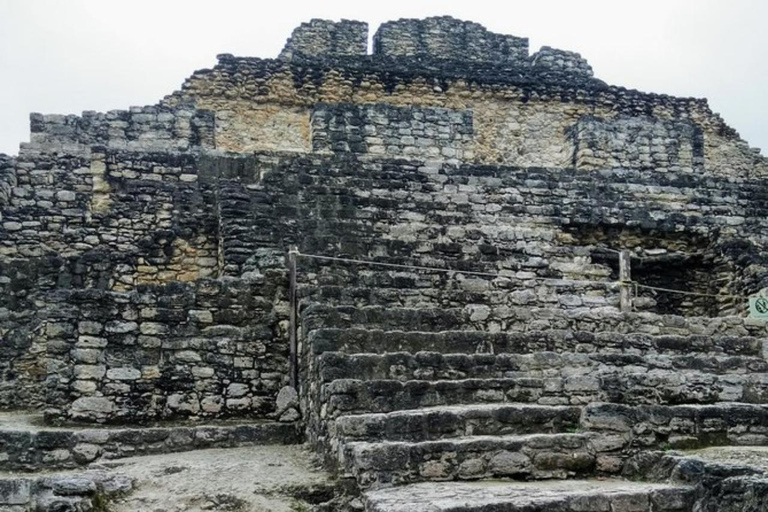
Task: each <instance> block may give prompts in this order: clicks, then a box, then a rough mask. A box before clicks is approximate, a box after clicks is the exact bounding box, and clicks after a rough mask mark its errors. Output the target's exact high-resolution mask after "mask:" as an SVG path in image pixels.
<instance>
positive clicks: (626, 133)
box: [572, 117, 705, 172]
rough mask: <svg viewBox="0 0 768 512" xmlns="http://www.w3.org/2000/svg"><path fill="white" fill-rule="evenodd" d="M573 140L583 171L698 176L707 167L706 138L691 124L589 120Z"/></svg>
mask: <svg viewBox="0 0 768 512" xmlns="http://www.w3.org/2000/svg"><path fill="white" fill-rule="evenodd" d="M572 137H573V139H574V146H575V149H574V153H573V165H574V167H576V168H579V169H586V170H595V169H605V168H622V169H654V170H656V171H657V172H666V171H677V172H694V171H701V170H702V169H703V167H704V165H705V163H704V141H703V135H702V133H701V130H700V129H699V128H698V127H696V126H695V125H694V124H692V123H690V122H680V121H658V120H654V119H649V118H642V117H634V118H617V119H612V120H609V121H604V120H601V119H596V118H593V117H585V118H583V119H581V120H580V121H579V122H578V123H576V125H575V126H574V127H573V130H572Z"/></svg>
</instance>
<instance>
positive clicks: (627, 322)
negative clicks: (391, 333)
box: [302, 302, 766, 337]
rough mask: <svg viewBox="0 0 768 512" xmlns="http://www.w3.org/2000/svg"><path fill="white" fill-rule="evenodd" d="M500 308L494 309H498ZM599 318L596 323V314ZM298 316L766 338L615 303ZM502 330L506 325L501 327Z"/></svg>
mask: <svg viewBox="0 0 768 512" xmlns="http://www.w3.org/2000/svg"><path fill="white" fill-rule="evenodd" d="M497 310H498V311H497ZM596 316H597V318H599V319H600V320H601V321H600V322H599V323H596V322H595V318H596ZM302 317H303V319H304V325H305V326H306V327H307V331H309V330H312V329H317V328H323V327H327V328H333V327H336V328H350V327H367V328H378V329H383V328H386V329H388V330H404V331H440V330H461V329H462V327H463V328H465V329H477V330H484V329H482V328H481V327H484V326H486V324H487V323H488V320H489V319H491V320H494V321H496V322H497V325H498V324H499V323H501V324H502V325H508V326H510V328H508V329H506V330H507V331H514V330H518V329H517V328H521V330H537V329H538V328H539V326H540V325H554V326H556V327H555V328H561V329H565V328H567V329H573V330H587V331H591V332H616V333H622V334H632V333H636V334H656V335H707V336H744V335H757V336H763V337H765V335H766V333H765V329H764V327H763V326H761V325H759V324H755V323H750V322H748V321H746V320H745V319H744V318H742V317H733V316H731V317H681V316H676V315H663V314H658V313H651V312H641V313H636V312H631V313H622V312H620V311H619V310H618V309H616V308H614V307H604V308H594V307H577V308H572V309H555V308H552V307H526V306H512V307H510V306H503V307H500V308H495V307H494V306H487V305H485V304H470V305H462V306H460V307H446V308H439V307H434V306H425V307H401V306H379V305H362V306H354V305H329V304H326V303H320V302H312V303H309V304H306V305H305V307H304V309H303V312H302ZM502 331H505V329H504V328H503V327H502Z"/></svg>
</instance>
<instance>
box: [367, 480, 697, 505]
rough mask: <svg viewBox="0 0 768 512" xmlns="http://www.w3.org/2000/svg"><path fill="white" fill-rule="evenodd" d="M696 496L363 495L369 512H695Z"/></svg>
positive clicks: (551, 484) (558, 487)
mask: <svg viewBox="0 0 768 512" xmlns="http://www.w3.org/2000/svg"><path fill="white" fill-rule="evenodd" d="M694 498H695V495H694V490H693V489H692V488H690V487H685V486H674V485H666V484H651V483H639V482H627V481H624V480H607V479H603V480H567V481H561V480H555V481H537V482H500V481H476V482H425V483H417V484H411V485H404V486H399V487H391V488H387V489H378V490H371V491H367V492H366V493H364V494H363V500H364V503H365V510H366V512H414V511H417V510H418V511H425V512H426V511H429V512H491V511H493V512H497V511H498V512H502V511H503V512H547V511H551V512H554V511H557V512H587V511H589V512H598V511H600V512H608V511H612V512H630V511H631V512H691V510H692V507H693V503H694Z"/></svg>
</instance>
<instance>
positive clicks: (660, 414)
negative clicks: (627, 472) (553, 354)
mask: <svg viewBox="0 0 768 512" xmlns="http://www.w3.org/2000/svg"><path fill="white" fill-rule="evenodd" d="M579 427H580V428H581V429H582V430H585V431H586V430H588V431H590V432H597V433H600V434H602V435H605V436H613V435H620V436H623V437H624V438H625V439H626V444H627V449H629V450H633V451H634V450H639V449H659V448H671V449H688V448H700V447H706V446H724V445H742V446H749V445H763V446H768V405H755V404H744V403H719V404H707V405H674V406H665V405H638V406H628V405H621V404H609V403H597V404H589V405H587V406H586V407H585V408H584V410H583V414H582V415H581V420H580V422H579Z"/></svg>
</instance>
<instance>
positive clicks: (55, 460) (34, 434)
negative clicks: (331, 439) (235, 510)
mask: <svg viewBox="0 0 768 512" xmlns="http://www.w3.org/2000/svg"><path fill="white" fill-rule="evenodd" d="M301 442H302V435H301V429H300V427H299V426H298V425H297V424H295V423H277V422H257V421H253V422H226V421H221V422H218V423H211V424H194V423H187V424H162V425H158V426H148V427H112V426H83V425H77V426H62V427H54V426H46V425H43V424H42V421H41V418H40V417H38V416H35V415H27V414H18V413H0V470H3V471H36V470H41V469H45V470H48V469H68V468H76V467H80V466H84V465H87V464H90V463H92V462H94V461H98V460H108V459H117V458H122V457H130V456H134V455H149V454H159V453H170V452H183V451H189V450H199V449H204V448H232V447H239V446H252V445H262V444H296V443H301Z"/></svg>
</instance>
